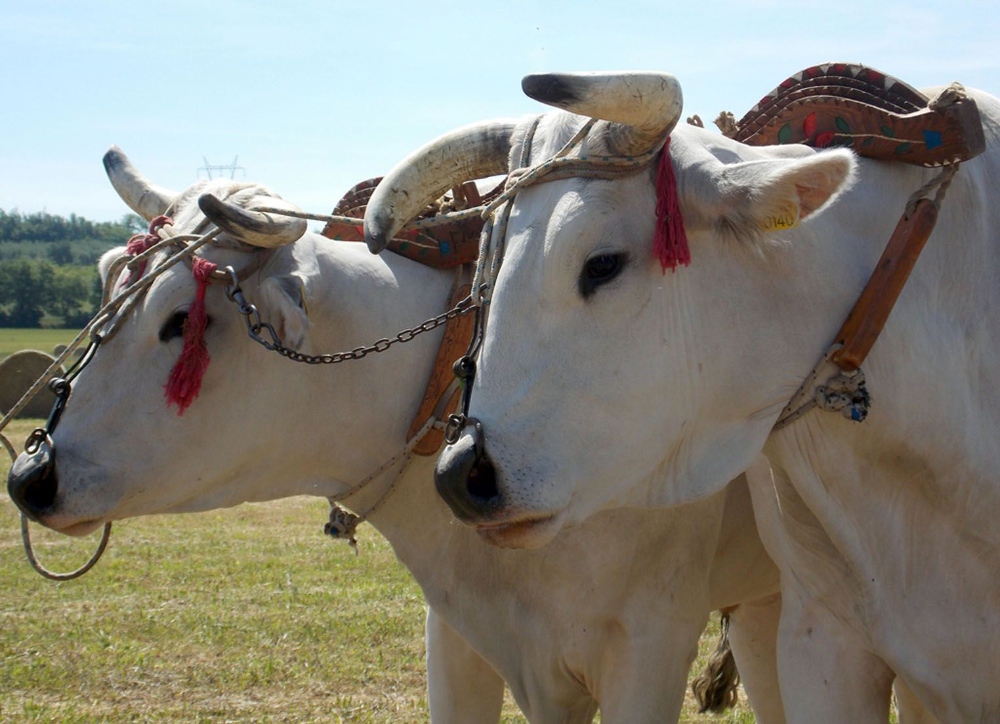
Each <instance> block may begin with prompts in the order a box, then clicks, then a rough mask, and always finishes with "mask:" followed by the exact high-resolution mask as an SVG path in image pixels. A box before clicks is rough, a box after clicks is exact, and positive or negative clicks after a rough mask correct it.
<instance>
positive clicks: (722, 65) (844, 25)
mask: <svg viewBox="0 0 1000 724" xmlns="http://www.w3.org/2000/svg"><path fill="white" fill-rule="evenodd" d="M998 40H1000V2H997V0H988V1H987V0H948V1H947V2H934V3H931V2H924V1H923V0H919V1H916V2H905V3H903V2H900V3H896V2H877V1H873V0H869V1H868V2H853V1H851V0H846V1H841V2H825V3H824V2H786V1H785V0H764V1H762V2H754V1H753V0H743V1H742V2H730V1H728V0H726V1H723V2H712V1H711V0H705V1H704V2H685V3H678V2H664V1H661V2H655V1H653V0H641V1H631V0H617V1H615V0H602V2H592V1H591V0H575V1H573V2H571V1H569V0H550V1H547V2H546V1H543V0H509V1H507V2H504V0H492V1H490V2H479V3H469V2H464V3H463V2H461V1H455V2H450V3H440V2H438V3H424V2H402V1H401V0H400V1H397V0H367V1H365V0H351V2H340V1H339V0H327V1H326V2H312V1H308V0H307V1H304V2H284V3H281V2H273V1H271V2H259V1H258V0H242V1H241V2H235V1H233V0H212V1H211V2H205V1H204V0H202V1H200V2H191V1H189V0H173V1H172V2H169V3H166V2H158V1H156V0H144V1H142V2H139V1H137V0H128V2H124V1H122V2H119V1H118V0H87V1H86V2H80V1H79V0H73V1H50V0H19V1H14V0H0V88H2V89H3V93H4V97H5V99H4V102H3V104H2V106H0V209H4V210H7V211H10V210H13V209H17V210H19V211H21V212H22V213H33V212H37V211H43V210H44V211H48V212H49V213H53V214H61V215H69V214H70V213H76V214H78V215H81V216H84V217H87V218H90V219H93V220H113V219H118V218H120V217H121V216H122V215H123V214H124V213H126V211H127V209H126V208H125V206H124V205H123V204H122V202H121V201H120V200H119V199H118V197H117V196H116V195H115V193H114V191H113V190H112V189H111V186H110V184H109V183H108V182H107V179H106V177H105V175H104V171H103V167H102V165H101V157H102V156H103V154H104V152H105V151H106V150H107V148H108V147H109V146H110V145H111V144H116V145H118V146H120V147H121V148H122V149H123V150H124V151H125V153H126V154H128V156H129V157H130V158H131V159H132V161H133V162H134V163H135V164H136V165H137V166H138V167H139V168H140V170H142V172H143V173H144V174H146V175H147V176H148V177H149V178H150V179H151V180H153V181H154V182H156V183H158V184H160V185H162V186H166V187H167V188H171V189H175V190H178V191H179V190H181V189H183V188H185V187H186V186H188V185H190V184H191V183H193V182H194V181H196V180H197V178H198V177H199V172H198V169H199V167H201V166H203V165H204V164H205V160H206V159H207V161H208V162H209V163H211V164H216V165H228V164H231V163H232V162H233V159H234V158H235V157H238V161H239V165H240V166H242V167H243V168H244V169H245V174H244V172H237V178H246V179H248V180H253V181H258V182H261V183H264V184H266V185H268V186H270V187H271V188H272V189H273V190H275V191H276V192H278V193H279V194H281V195H282V196H284V197H285V198H287V199H289V200H291V201H293V202H294V203H297V204H298V205H299V206H301V207H303V208H305V209H307V210H310V211H317V212H321V213H327V212H329V210H330V209H331V208H332V207H333V205H334V204H335V203H336V201H337V200H338V199H339V198H340V196H341V195H342V194H343V192H344V191H346V190H347V189H348V188H349V187H350V186H352V185H353V184H354V183H355V182H357V181H360V180H362V179H365V178H368V177H371V176H376V175H381V174H383V173H385V172H386V171H387V170H388V169H389V168H391V167H392V166H393V165H394V164H395V163H396V161H398V160H399V159H400V158H402V157H403V156H404V155H406V154H407V153H408V152H409V151H411V150H412V149H414V148H415V147H417V146H419V145H421V144H423V143H424V142H426V141H428V140H430V139H431V138H433V137H435V136H437V135H439V134H441V133H443V132H445V131H448V130H450V129H451V128H454V127H456V126H459V125H462V124H465V123H468V122H471V121H476V120H480V119H484V118H491V117H510V116H520V115H524V114H528V113H533V112H538V111H540V110H542V107H541V106H539V105H537V104H536V103H534V102H533V101H531V100H530V99H528V98H525V97H523V96H522V94H521V91H520V79H521V77H522V76H523V75H525V74H527V73H534V72H541V71H548V70H613V69H652V70H665V71H668V72H670V73H673V74H674V75H676V76H677V77H678V78H679V80H680V82H681V84H682V86H683V88H684V96H685V113H686V115H687V114H691V113H698V114H700V115H701V116H702V117H703V118H705V120H706V122H707V121H709V120H710V119H711V118H714V117H715V115H716V114H717V113H718V112H719V111H720V110H723V109H726V110H731V111H732V112H734V113H735V114H736V115H737V117H739V116H740V115H742V114H743V113H744V112H745V111H747V110H748V109H749V108H750V107H751V106H752V105H753V104H754V103H756V101H757V100H758V99H759V98H760V97H761V96H762V95H764V93H766V92H767V91H769V90H770V89H771V88H773V87H774V86H775V85H777V84H778V83H779V82H780V81H781V80H783V79H784V78H785V77H787V76H789V75H791V74H792V73H793V72H795V71H798V70H801V69H802V68H805V67H807V66H811V65H815V64H817V63H820V62H824V61H831V60H836V61H849V62H861V63H864V64H866V65H870V66H872V67H875V68H877V69H879V70H882V71H885V72H887V73H890V74H892V75H896V76H897V77H900V78H902V79H903V80H905V81H907V82H909V83H910V84H912V85H915V86H917V87H920V86H927V85H937V84H946V83H949V82H951V81H953V80H959V81H961V82H963V83H964V84H966V85H967V86H972V87H978V88H982V89H984V90H987V91H990V92H992V93H994V94H998V95H1000V54H998V52H997V50H996V45H997V42H998ZM201 175H202V176H204V173H202V174H201Z"/></svg>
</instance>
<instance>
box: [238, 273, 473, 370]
mask: <svg viewBox="0 0 1000 724" xmlns="http://www.w3.org/2000/svg"><path fill="white" fill-rule="evenodd" d="M225 271H226V273H227V274H229V275H230V278H231V280H232V284H228V285H226V297H228V298H229V300H230V301H231V302H233V303H234V304H236V309H237V311H238V312H239V313H240V314H242V315H243V316H244V318H245V320H244V321H245V322H246V325H247V334H248V335H249V336H250V339H252V340H253V341H254V342H256V343H257V344H259V345H261V346H262V347H264V348H265V349H267V350H269V351H271V352H277V353H278V354H280V355H281V356H283V357H286V358H288V359H290V360H292V361H293V362H302V363H304V364H310V365H319V364H338V363H340V362H347V361H348V360H357V359H363V358H364V357H367V356H368V355H369V354H372V353H378V352H385V351H386V350H387V349H389V348H390V347H392V346H393V345H394V344H400V343H403V342H409V341H410V340H412V339H413V338H415V337H418V336H420V335H421V334H423V333H424V332H430V331H431V330H433V329H437V328H438V327H440V326H441V325H442V324H446V323H447V322H448V321H449V320H452V319H455V318H456V317H461V316H463V315H465V314H469V313H470V312H474V311H475V310H476V309H477V305H476V304H475V303H474V301H473V299H472V296H471V295H470V296H468V297H465V298H464V299H462V300H461V301H460V302H459V303H458V304H456V305H455V306H454V307H452V308H451V309H449V310H448V311H446V312H443V313H441V314H439V315H437V316H436V317H432V318H430V319H428V320H427V321H425V322H422V323H421V324H418V325H417V326H416V327H410V328H409V329H404V330H402V331H401V332H399V333H398V334H396V336H395V337H392V338H389V337H383V338H382V339H379V340H377V341H375V342H373V343H372V344H370V345H367V346H364V347H355V348H354V349H352V350H348V351H346V352H333V353H327V354H315V355H313V354H305V353H304V352H299V351H298V350H295V349H289V348H288V347H286V346H284V344H282V342H281V338H280V337H279V336H278V333H277V332H276V331H275V329H274V327H273V326H272V325H271V324H270V323H268V322H264V321H262V320H261V317H260V311H259V310H258V309H257V307H256V306H255V305H254V304H252V303H251V302H249V301H247V298H246V296H245V295H244V294H243V290H242V289H241V288H240V285H239V281H238V280H237V278H236V272H235V271H234V270H233V268H232V267H231V266H230V267H226V268H225ZM264 332H266V333H267V337H268V339H265V338H264V337H263V336H261V335H262V333H264Z"/></svg>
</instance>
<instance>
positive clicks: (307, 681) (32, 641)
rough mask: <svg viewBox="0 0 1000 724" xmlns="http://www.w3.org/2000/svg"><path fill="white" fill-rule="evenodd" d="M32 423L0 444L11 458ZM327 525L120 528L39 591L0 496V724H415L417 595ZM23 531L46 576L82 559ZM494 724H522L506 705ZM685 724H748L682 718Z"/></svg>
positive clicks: (172, 519)
mask: <svg viewBox="0 0 1000 724" xmlns="http://www.w3.org/2000/svg"><path fill="white" fill-rule="evenodd" d="M37 422H38V421H27V420H25V421H17V422H15V423H14V424H13V425H12V426H11V427H10V428H8V430H7V431H6V433H7V436H8V437H9V438H10V439H11V441H12V442H13V443H14V445H15V447H18V448H19V447H20V441H21V440H23V438H24V436H25V435H26V434H27V432H28V431H29V430H30V429H31V427H33V426H34V425H35V424H37ZM7 468H8V461H7V457H6V456H4V457H3V461H2V463H0V473H3V474H4V479H6V470H7ZM326 513H327V506H326V503H325V501H323V500H318V499H309V498H292V499H289V500H285V501H279V502H275V503H268V504H254V505H243V506H240V507H238V508H234V509H229V510H222V511H216V512H210V513H201V514H193V515H184V516H157V517H150V518H139V519H134V520H129V521H122V522H120V523H116V524H115V529H114V532H113V534H112V538H111V544H110V546H109V548H108V551H107V552H106V554H105V556H104V558H103V559H102V560H101V561H100V562H99V563H98V564H97V567H96V568H95V569H94V570H93V571H91V572H90V573H89V574H87V575H85V576H84V577H83V578H81V579H78V580H76V581H70V582H65V583H53V582H49V581H46V580H44V579H42V578H41V577H40V576H38V575H37V574H36V573H35V572H34V571H32V570H31V568H30V567H29V565H28V563H27V562H26V560H25V559H24V554H23V552H22V549H21V541H20V532H19V523H18V516H17V513H16V509H15V508H14V506H13V504H12V503H11V502H10V500H9V499H7V497H6V495H3V496H2V498H0V580H2V581H3V593H2V594H0V721H2V722H60V723H65V724H70V723H72V724H76V723H81V724H82V723H84V722H87V723H89V722H147V721H153V722H164V721H184V722H194V721H198V722H251V721H252V722H310V721H332V722H359V723H363V722H393V723H396V722H403V723H407V722H426V721H427V720H428V715H427V707H426V702H425V696H424V687H425V685H426V679H425V676H424V665H423V655H424V645H423V618H424V606H423V600H422V597H421V594H420V589H419V588H418V587H417V585H416V584H415V583H414V582H413V580H412V579H411V578H410V576H409V574H408V573H407V571H406V570H405V569H404V568H403V567H402V566H401V565H400V564H399V563H398V562H397V561H396V559H395V557H394V556H393V554H392V551H391V549H390V548H389V546H388V544H387V543H386V542H385V541H384V540H383V539H382V538H381V537H380V536H378V534H377V533H376V532H375V531H374V530H373V529H372V528H371V527H370V526H363V527H362V529H361V530H359V544H360V546H359V547H360V550H361V555H360V556H358V557H355V556H354V554H353V553H352V552H351V551H350V549H349V548H347V547H346V546H345V545H343V544H338V543H336V542H334V541H332V540H330V539H326V538H324V536H323V535H322V532H321V531H322V524H323V522H324V521H325V519H326ZM32 531H33V536H34V537H35V539H36V541H37V547H38V549H39V555H40V557H42V558H43V562H45V563H46V564H48V565H49V566H50V567H51V568H53V569H57V570H68V569H71V568H74V567H76V566H77V565H79V564H80V563H82V562H83V561H84V560H86V558H87V557H88V556H89V555H90V551H91V550H92V548H93V546H95V545H96V535H95V536H93V537H91V538H87V539H84V540H76V539H68V538H63V537H60V536H57V535H55V534H53V533H51V532H49V531H45V530H42V529H39V528H37V527H33V528H32ZM714 643H715V631H714V630H711V631H709V632H708V633H706V635H705V636H703V638H702V649H703V655H704V654H707V652H708V651H709V650H710V649H711V647H713V646H714ZM700 665H701V661H699V662H698V663H696V667H700ZM503 721H504V722H524V721H525V720H524V718H523V717H522V716H521V715H520V713H519V712H518V710H517V708H516V706H515V705H514V704H513V702H512V700H511V699H510V697H509V696H508V701H507V704H506V706H505V710H504V719H503ZM682 721H686V722H710V721H724V722H752V721H753V717H752V714H750V713H749V712H748V710H747V708H746V705H745V699H744V700H743V701H742V702H741V706H740V707H739V708H738V709H737V710H736V711H735V712H734V713H732V714H730V715H727V716H724V717H714V718H713V717H709V716H701V715H698V714H697V713H696V712H695V709H694V707H693V705H692V704H691V703H690V702H689V704H688V706H687V707H686V709H685V713H684V717H683V719H682Z"/></svg>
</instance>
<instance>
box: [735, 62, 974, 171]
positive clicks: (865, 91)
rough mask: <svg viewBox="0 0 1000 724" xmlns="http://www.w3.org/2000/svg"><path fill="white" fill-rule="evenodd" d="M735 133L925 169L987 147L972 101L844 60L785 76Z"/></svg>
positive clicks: (751, 140)
mask: <svg viewBox="0 0 1000 724" xmlns="http://www.w3.org/2000/svg"><path fill="white" fill-rule="evenodd" d="M733 138H735V139H736V140H737V141H741V142H742V143H746V144H748V145H751V146H766V145H776V144H789V143H799V144H804V145H807V146H813V147H816V148H830V147H847V148H851V149H853V150H854V151H855V152H856V153H857V154H858V155H859V156H865V157H867V158H874V159H879V160H883V161H900V162H902V163H908V164H913V165H917V166H928V167H934V166H945V165H949V164H953V163H959V162H961V161H965V160H968V159H970V158H972V157H974V156H977V155H979V154H980V153H982V152H983V150H985V148H986V139H985V137H984V135H983V127H982V122H981V120H980V117H979V109H978V108H977V106H976V102H975V101H974V100H972V99H971V98H967V97H957V98H955V99H954V100H953V101H951V102H947V103H943V102H942V103H935V102H933V101H931V100H930V99H929V98H928V97H927V96H925V95H924V94H923V93H921V92H920V91H918V90H916V89H915V88H912V87H911V86H909V85H907V84H906V83H903V82H902V81H900V80H898V79H896V78H893V77H892V76H889V75H886V74H885V73H882V72H880V71H877V70H874V69H872V68H867V67H865V66H862V65H853V64H849V63H829V64H826V65H820V66H815V67H812V68H807V69H806V70H804V71H802V72H801V73H796V74H795V75H794V76H792V77H791V78H788V79H787V80H785V81H784V82H783V83H781V85H779V86H778V87H777V88H775V89H774V90H773V91H771V92H770V93H769V94H767V95H766V96H764V98H762V99H761V101H760V102H759V103H758V104H757V105H756V106H754V107H753V108H752V109H751V110H750V111H749V112H748V113H747V114H746V115H745V116H743V118H741V119H740V121H739V123H738V124H737V130H736V132H735V135H734V136H733Z"/></svg>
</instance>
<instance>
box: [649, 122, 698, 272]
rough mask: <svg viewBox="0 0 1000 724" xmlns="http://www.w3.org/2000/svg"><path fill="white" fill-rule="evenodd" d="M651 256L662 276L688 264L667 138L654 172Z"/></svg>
mask: <svg viewBox="0 0 1000 724" xmlns="http://www.w3.org/2000/svg"><path fill="white" fill-rule="evenodd" d="M653 253H654V254H656V257H657V258H658V259H659V260H660V267H661V268H662V269H663V273H664V274H666V273H667V269H668V268H669V269H670V270H671V271H677V265H678V264H683V265H684V266H687V265H688V264H690V263H691V250H690V249H689V248H688V240H687V234H686V233H685V231H684V217H683V216H681V202H680V199H679V198H678V197H677V179H676V178H674V164H673V162H672V161H671V160H670V138H669V137H667V142H666V143H664V144H663V151H662V152H661V153H660V163H659V165H658V166H657V169H656V234H655V236H654V237H653Z"/></svg>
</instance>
